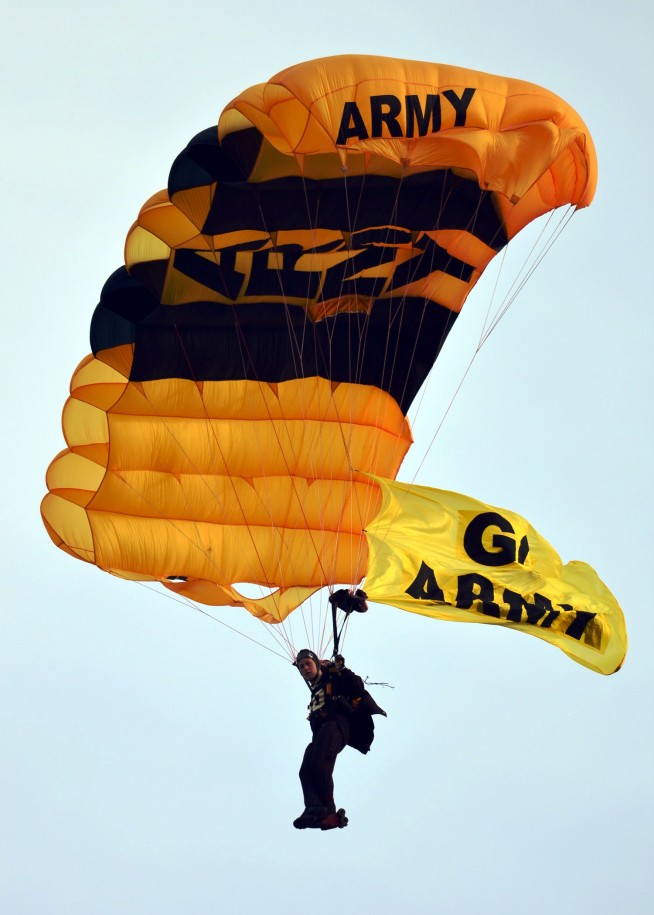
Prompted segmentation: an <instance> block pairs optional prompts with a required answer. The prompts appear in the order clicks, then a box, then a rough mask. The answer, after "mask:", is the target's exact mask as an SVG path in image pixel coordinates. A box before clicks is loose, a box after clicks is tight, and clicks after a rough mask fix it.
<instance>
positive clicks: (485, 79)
mask: <svg viewBox="0 0 654 915" xmlns="http://www.w3.org/2000/svg"><path fill="white" fill-rule="evenodd" d="M595 184H596V160H595V153H594V149H593V144H592V141H591V139H590V136H589V133H588V130H587V129H586V127H585V125H584V123H583V121H582V120H581V119H580V118H579V116H578V115H577V114H576V113H575V112H574V111H573V110H572V109H571V108H570V107H569V106H568V105H567V104H566V103H565V102H563V101H562V100H561V99H559V98H558V97H557V96H555V95H553V94H552V93H550V92H548V91H546V90H545V89H541V88H539V87H537V86H533V85H530V84H529V83H525V82H520V81H517V80H511V79H507V78H503V77H495V76H490V75H488V74H484V73H476V72H474V71H471V70H464V69H460V68H456V67H448V66H442V65H437V64H429V63H419V62H415V61H403V60H393V59H390V58H380V57H365V56H341V57H332V58H326V59H324V60H316V61H310V62H308V63H304V64H299V65H298V66H295V67H291V68H289V69H288V70H285V71H283V72H282V73H280V74H278V75H277V76H275V77H273V79H271V80H270V81H269V82H268V83H266V84H263V85H258V86H254V87H252V88H250V89H248V90H246V91H245V92H243V93H242V94H241V95H240V96H238V97H237V98H236V99H234V101H232V102H231V103H230V104H229V105H228V106H227V108H226V109H225V111H224V112H223V114H222V115H221V117H220V120H219V123H218V126H217V128H216V127H213V128H210V129H208V130H205V131H203V132H202V133H200V134H198V135H197V136H196V137H195V138H194V139H193V140H191V142H190V143H189V145H188V146H187V148H186V149H185V150H184V151H183V152H182V153H181V154H180V155H179V156H178V158H177V159H176V161H175V162H174V164H173V166H172V169H171V172H170V178H169V182H168V188H167V189H166V190H164V191H161V192H159V193H158V194H155V195H154V196H153V197H151V198H150V199H149V200H148V201H147V202H146V203H145V205H144V206H143V208H142V210H141V212H140V213H139V216H138V219H137V221H136V223H135V224H134V225H133V226H132V228H131V229H130V231H129V233H128V236H127V241H126V246H125V267H122V268H120V269H119V270H118V271H116V273H115V274H114V275H113V276H112V277H110V279H109V280H108V281H107V283H106V284H105V288H104V290H103V293H102V297H101V301H100V304H99V305H98V307H97V309H96V311H95V314H94V316H93V321H92V325H91V346H92V350H93V355H92V356H88V357H87V358H86V359H84V360H83V361H82V363H81V364H80V366H79V367H78V369H77V370H76V372H75V374H74V376H73V381H72V384H71V396H70V398H69V400H68V402H67V404H66V406H65V408H64V416H63V426H64V434H65V437H66V442H67V446H68V447H67V448H66V449H65V450H64V451H63V452H62V453H61V454H60V455H58V456H57V457H56V458H55V459H54V461H53V462H52V464H51V465H50V468H49V470H48V474H47V485H48V489H49V493H48V495H46V497H45V499H44V501H43V504H42V514H43V519H44V522H45V525H46V528H47V530H48V532H49V534H50V536H51V537H52V539H53V540H54V542H55V543H56V544H57V545H58V546H60V547H61V548H62V549H64V550H65V551H66V552H68V553H70V554H71V555H74V556H76V557H78V558H81V559H84V560H86V561H87V562H92V563H95V564H96V565H97V566H99V567H100V568H102V569H104V570H106V571H109V572H112V573H113V574H115V575H119V576H122V577H124V578H128V579H136V580H158V581H161V582H163V583H164V584H165V585H166V586H167V587H170V588H171V589H173V590H177V591H181V592H182V593H184V594H186V595H188V596H190V597H193V598H195V599H197V600H199V601H202V602H205V603H209V604H232V605H242V606H246V607H247V609H249V610H250V611H251V612H252V613H254V614H255V615H257V616H259V617H260V618H261V619H264V620H266V621H268V622H277V621H280V620H282V619H283V618H284V617H285V616H286V615H287V614H288V613H289V612H290V611H291V610H292V609H293V608H294V607H296V606H298V605H299V604H300V603H301V602H302V601H303V600H304V599H305V598H306V597H307V596H309V595H310V594H311V593H313V592H314V591H316V590H317V589H319V588H321V587H323V586H325V585H328V586H331V585H333V584H335V583H336V582H344V583H356V582H359V581H360V580H361V579H362V577H363V576H365V574H366V570H367V565H368V555H367V545H366V540H365V537H364V536H363V534H362V530H363V528H365V526H366V524H367V523H368V522H369V521H370V520H371V519H372V518H373V517H374V516H375V515H376V513H377V511H378V510H379V508H380V505H381V496H380V491H379V488H378V486H377V484H376V483H374V481H372V480H371V479H370V478H369V477H368V476H366V474H374V475H376V476H379V477H386V478H391V479H392V478H395V476H396V474H397V472H398V470H399V467H400V464H401V462H402V460H403V458H404V455H405V454H406V451H407V449H408V447H409V445H410V443H411V433H410V429H409V425H408V422H407V420H406V417H405V414H406V412H407V409H408V407H409V405H410V403H411V401H412V399H413V398H414V396H415V395H416V393H417V391H418V390H419V388H420V386H421V384H422V382H423V381H424V379H425V377H426V376H427V374H428V373H429V370H430V368H431V367H432V365H433V364H434V361H435V359H436V358H437V356H438V353H439V351H440V349H441V347H442V345H443V342H444V340H445V338H446V336H447V334H448V332H449V330H450V329H451V327H452V325H453V323H454V320H455V319H456V316H457V314H458V312H459V311H460V309H461V307H462V306H463V303H464V302H465V299H466V297H467V295H468V293H469V292H470V290H471V289H472V287H473V286H474V285H475V283H476V282H477V280H478V279H479V277H480V275H481V273H482V272H483V270H484V268H485V267H486V265H487V264H488V263H489V261H490V260H491V259H492V257H493V256H494V255H495V254H496V253H497V252H498V251H499V250H501V249H502V248H503V247H504V246H505V245H506V243H507V242H508V241H509V240H510V239H511V238H512V237H513V236H514V235H515V234H516V233H517V232H518V231H519V230H520V229H521V228H522V227H523V226H525V225H526V224H527V223H529V222H530V221H531V220H533V219H535V218H536V217H538V216H541V215H542V214H544V213H546V212H548V211H550V210H552V209H554V208H556V207H560V206H563V205H568V204H571V205H574V206H577V207H583V206H586V205H587V204H589V203H590V202H591V200H592V197H593V193H594V189H595ZM239 582H253V583H255V584H260V585H262V586H264V587H265V588H267V589H272V593H271V594H270V595H268V596H267V597H265V598H263V599H260V600H253V599H249V598H246V597H243V596H242V595H241V594H240V593H239V592H238V590H237V589H235V588H234V585H235V584H237V583H239Z"/></svg>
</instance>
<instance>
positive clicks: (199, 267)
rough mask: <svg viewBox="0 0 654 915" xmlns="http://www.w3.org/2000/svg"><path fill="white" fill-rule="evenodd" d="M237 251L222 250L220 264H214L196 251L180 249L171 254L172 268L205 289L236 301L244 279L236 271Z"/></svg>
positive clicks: (234, 249)
mask: <svg viewBox="0 0 654 915" xmlns="http://www.w3.org/2000/svg"><path fill="white" fill-rule="evenodd" d="M237 250H238V249H237V248H223V249H222V251H221V252H220V263H216V261H215V260H208V259H207V258H206V257H202V255H201V254H200V253H199V252H198V251H191V250H189V249H187V248H180V249H178V250H177V251H174V252H173V267H174V268H175V269H176V270H179V272H180V273H183V274H184V276H188V277H190V279H192V280H195V281H196V283H201V284H202V285H203V286H206V287H207V289H213V291H214V292H217V293H219V295H224V296H225V297H226V298H228V299H236V297H237V296H238V294H239V292H240V290H241V286H242V285H243V280H244V279H245V274H244V273H240V272H239V271H238V270H236V254H237Z"/></svg>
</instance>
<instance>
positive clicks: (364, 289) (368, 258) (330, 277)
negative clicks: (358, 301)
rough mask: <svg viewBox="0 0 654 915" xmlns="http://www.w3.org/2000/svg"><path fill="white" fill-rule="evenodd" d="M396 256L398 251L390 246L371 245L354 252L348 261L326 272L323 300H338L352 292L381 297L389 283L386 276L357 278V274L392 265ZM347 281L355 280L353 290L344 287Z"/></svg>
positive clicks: (322, 291)
mask: <svg viewBox="0 0 654 915" xmlns="http://www.w3.org/2000/svg"><path fill="white" fill-rule="evenodd" d="M396 256H397V249H396V248H393V247H390V246H376V245H372V244H371V245H370V246H369V247H366V248H363V249H362V250H360V251H353V252H352V253H351V255H350V256H349V257H348V258H347V260H342V261H339V263H337V264H334V266H333V267H329V269H328V270H327V271H326V275H325V282H324V284H323V287H322V290H321V294H320V297H321V299H323V300H329V299H333V298H337V297H338V296H340V295H343V294H344V293H345V294H347V293H348V292H350V291H356V292H357V293H358V294H359V295H370V296H376V295H379V293H380V292H382V290H383V289H384V286H385V284H386V282H387V276H386V275H384V276H356V274H357V273H360V272H361V271H363V270H373V269H374V268H375V267H380V266H381V265H382V264H388V263H392V262H393V261H394V260H395V258H396ZM355 277H356V279H355ZM346 280H354V283H353V288H352V289H350V288H348V286H344V283H345V281H346Z"/></svg>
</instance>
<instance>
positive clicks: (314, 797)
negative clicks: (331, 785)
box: [300, 740, 322, 810]
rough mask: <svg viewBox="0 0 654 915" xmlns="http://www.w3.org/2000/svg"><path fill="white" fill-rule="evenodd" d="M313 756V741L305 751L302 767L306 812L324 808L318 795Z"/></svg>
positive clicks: (301, 782) (301, 777)
mask: <svg viewBox="0 0 654 915" xmlns="http://www.w3.org/2000/svg"><path fill="white" fill-rule="evenodd" d="M312 754H313V740H312V741H311V743H310V744H309V746H308V747H307V748H306V750H305V751H304V756H303V758H302V765H301V766H300V784H301V785H302V794H303V795H304V807H305V809H306V810H308V809H309V808H310V807H312V808H313V807H322V801H321V800H320V797H319V795H318V791H317V788H316V784H315V782H314V778H313V766H312Z"/></svg>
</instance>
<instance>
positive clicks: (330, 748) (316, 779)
mask: <svg viewBox="0 0 654 915" xmlns="http://www.w3.org/2000/svg"><path fill="white" fill-rule="evenodd" d="M347 730H348V727H347V723H346V722H343V723H340V722H338V721H326V722H325V723H324V724H323V726H322V727H321V728H320V730H319V731H318V732H317V733H315V734H314V735H313V740H312V742H311V744H310V745H309V746H308V747H307V753H305V759H306V761H307V768H308V771H309V773H310V780H311V785H312V786H313V789H314V791H315V793H316V794H317V796H318V797H319V799H320V803H321V805H322V806H323V807H326V809H327V813H334V811H335V810H336V805H335V804H334V766H335V765H336V757H337V756H338V754H339V753H340V752H341V750H342V749H343V747H344V746H345V744H346V742H347V738H348V734H347Z"/></svg>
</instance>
